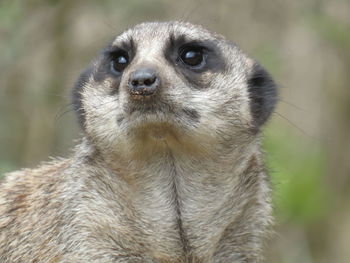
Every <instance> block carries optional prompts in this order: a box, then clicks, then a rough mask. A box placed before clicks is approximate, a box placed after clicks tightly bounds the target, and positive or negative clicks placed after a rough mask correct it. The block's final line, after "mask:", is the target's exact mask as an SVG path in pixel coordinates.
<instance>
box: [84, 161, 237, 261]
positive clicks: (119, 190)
mask: <svg viewBox="0 0 350 263" xmlns="http://www.w3.org/2000/svg"><path fill="white" fill-rule="evenodd" d="M133 176H136V177H138V180H137V182H135V183H133V184H129V183H126V181H125V180H124V179H121V178H122V177H121V176H115V177H111V176H110V175H108V176H107V175H106V174H105V175H99V176H95V177H93V178H94V180H100V182H98V181H96V183H94V184H92V185H91V187H93V188H91V189H89V190H87V191H86V196H85V198H84V205H83V206H84V209H85V211H86V214H85V215H84V217H85V219H87V221H86V222H93V223H92V224H91V225H90V226H89V228H90V229H91V236H92V240H100V241H101V240H103V242H102V243H103V247H106V246H107V244H108V246H109V247H113V250H112V251H111V252H110V253H116V252H115V251H119V250H121V251H124V252H123V253H128V252H127V251H128V250H129V251H133V253H135V251H137V252H138V253H139V254H140V255H149V256H150V257H152V258H155V259H156V261H155V262H163V261H164V262H181V260H184V258H186V257H187V255H188V254H191V255H196V257H198V260H199V258H201V259H200V261H198V262H207V261H206V260H207V259H209V258H210V257H211V256H212V255H213V253H214V249H215V246H216V243H217V242H218V241H219V239H220V235H221V232H222V231H223V230H224V229H225V226H226V225H227V223H228V222H230V221H232V213H231V212H230V211H229V209H228V208H227V203H229V202H230V200H231V199H232V198H234V197H233V195H232V184H234V181H233V180H232V176H229V175H228V174H225V173H223V172H222V171H219V170H218V169H209V168H208V166H206V165H203V164H202V165H198V166H194V165H193V164H191V165H178V164H176V163H174V162H172V161H169V160H168V161H167V162H165V163H158V164H153V165H152V166H149V167H144V169H142V171H141V172H139V173H138V174H134V175H133ZM230 178H231V179H230ZM107 186H108V187H107ZM225 206H226V207H225ZM87 211H88V212H87ZM87 217H88V218H87ZM79 223H81V222H79ZM88 224H90V223H88ZM102 243H101V244H102ZM94 245H95V247H96V243H95V244H94ZM150 262H151V261H150ZM208 262H210V261H208Z"/></svg>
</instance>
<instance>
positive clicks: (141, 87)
mask: <svg viewBox="0 0 350 263" xmlns="http://www.w3.org/2000/svg"><path fill="white" fill-rule="evenodd" d="M159 84H160V80H159V77H158V76H157V74H156V72H155V71H154V70H153V69H151V68H141V69H138V70H136V71H134V72H133V73H131V76H130V79H129V83H128V87H129V92H130V94H131V95H143V96H149V95H153V94H154V93H155V92H156V91H157V89H158V88H159Z"/></svg>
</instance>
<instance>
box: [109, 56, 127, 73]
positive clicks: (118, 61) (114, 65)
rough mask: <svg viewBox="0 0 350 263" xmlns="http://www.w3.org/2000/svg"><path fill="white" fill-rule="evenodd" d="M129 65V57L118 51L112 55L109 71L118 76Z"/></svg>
mask: <svg viewBox="0 0 350 263" xmlns="http://www.w3.org/2000/svg"><path fill="white" fill-rule="evenodd" d="M128 64H129V55H128V53H127V52H125V51H118V52H117V53H115V54H113V55H112V60H111V70H112V72H113V73H115V74H120V73H121V72H122V71H123V70H124V69H125V68H126V67H127V66H128Z"/></svg>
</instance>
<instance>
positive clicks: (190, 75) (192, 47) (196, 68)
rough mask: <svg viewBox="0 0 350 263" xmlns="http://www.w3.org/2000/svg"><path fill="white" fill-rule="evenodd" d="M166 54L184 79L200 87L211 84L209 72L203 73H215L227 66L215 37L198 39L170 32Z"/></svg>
mask: <svg viewBox="0 0 350 263" xmlns="http://www.w3.org/2000/svg"><path fill="white" fill-rule="evenodd" d="M164 56H165V58H166V59H167V61H168V62H169V63H170V64H171V65H173V67H174V69H175V70H176V72H178V74H179V75H180V76H182V77H183V78H184V80H186V81H187V82H189V83H190V84H191V86H193V87H196V88H198V89H202V88H205V87H206V86H210V85H209V79H208V74H205V75H204V74H202V73H215V72H219V71H224V70H225V68H226V64H225V60H224V57H223V56H222V54H221V51H220V48H219V46H218V42H217V41H216V40H215V39H213V40H196V39H189V38H188V37H187V36H186V35H179V36H175V35H174V34H170V36H169V39H168V42H167V44H166V46H165V49H164Z"/></svg>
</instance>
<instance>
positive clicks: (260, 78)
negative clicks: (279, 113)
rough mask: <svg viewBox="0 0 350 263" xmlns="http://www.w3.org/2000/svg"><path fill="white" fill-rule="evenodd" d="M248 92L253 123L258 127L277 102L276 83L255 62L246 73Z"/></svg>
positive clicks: (268, 115) (265, 119)
mask: <svg viewBox="0 0 350 263" xmlns="http://www.w3.org/2000/svg"><path fill="white" fill-rule="evenodd" d="M248 93H249V98H250V109H251V112H252V116H253V124H254V126H255V128H257V129H259V127H260V126H261V125H263V124H264V123H265V122H266V121H267V120H268V118H269V117H270V115H271V113H272V112H273V110H274V108H275V105H276V102H277V85H276V84H275V82H274V81H273V79H272V77H271V76H270V74H269V73H268V72H267V71H266V70H265V69H264V68H263V67H262V66H261V65H260V64H259V63H257V62H254V63H253V64H252V67H251V71H250V73H249V75H248Z"/></svg>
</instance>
